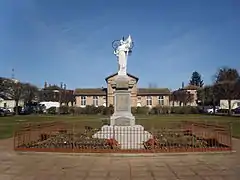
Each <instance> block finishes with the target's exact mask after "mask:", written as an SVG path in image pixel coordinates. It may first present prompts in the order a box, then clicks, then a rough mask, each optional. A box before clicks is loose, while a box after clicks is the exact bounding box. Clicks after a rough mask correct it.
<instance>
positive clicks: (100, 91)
mask: <svg viewBox="0 0 240 180" xmlns="http://www.w3.org/2000/svg"><path fill="white" fill-rule="evenodd" d="M74 95H106V88H83V89H81V88H78V89H76V90H75V91H74Z"/></svg>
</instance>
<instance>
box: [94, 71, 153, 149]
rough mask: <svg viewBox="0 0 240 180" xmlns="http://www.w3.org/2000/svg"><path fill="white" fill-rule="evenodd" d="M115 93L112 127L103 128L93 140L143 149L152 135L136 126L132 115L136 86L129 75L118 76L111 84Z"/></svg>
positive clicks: (123, 147) (111, 119) (125, 147)
mask: <svg viewBox="0 0 240 180" xmlns="http://www.w3.org/2000/svg"><path fill="white" fill-rule="evenodd" d="M111 85H112V88H113V89H114V90H115V91H114V113H113V115H112V116H111V117H110V126H107V125H105V126H103V127H102V128H101V131H99V132H97V133H96V134H94V135H93V138H100V139H115V140H117V141H118V143H119V144H120V147H121V149H142V148H144V147H143V142H145V141H147V140H148V139H149V138H151V137H152V135H151V134H150V133H149V132H147V131H145V130H144V127H143V126H141V125H135V117H134V116H133V115H132V113H131V89H132V87H133V85H134V83H133V82H131V81H130V79H129V77H128V76H127V75H117V76H116V78H115V80H114V81H113V83H112V84H111Z"/></svg>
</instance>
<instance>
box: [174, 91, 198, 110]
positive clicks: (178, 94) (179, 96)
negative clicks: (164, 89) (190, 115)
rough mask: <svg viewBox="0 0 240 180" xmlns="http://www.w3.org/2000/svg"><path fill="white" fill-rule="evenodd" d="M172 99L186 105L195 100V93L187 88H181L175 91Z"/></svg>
mask: <svg viewBox="0 0 240 180" xmlns="http://www.w3.org/2000/svg"><path fill="white" fill-rule="evenodd" d="M171 100H172V101H178V102H179V103H180V106H181V105H182V104H183V106H186V105H187V104H188V103H192V102H193V101H194V95H193V94H191V93H190V92H188V91H186V90H182V89H179V90H177V91H174V92H173V93H172V95H171Z"/></svg>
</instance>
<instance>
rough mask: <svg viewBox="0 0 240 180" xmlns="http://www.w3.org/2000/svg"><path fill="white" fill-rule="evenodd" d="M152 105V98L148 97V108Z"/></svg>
mask: <svg viewBox="0 0 240 180" xmlns="http://www.w3.org/2000/svg"><path fill="white" fill-rule="evenodd" d="M151 105H152V96H147V106H151Z"/></svg>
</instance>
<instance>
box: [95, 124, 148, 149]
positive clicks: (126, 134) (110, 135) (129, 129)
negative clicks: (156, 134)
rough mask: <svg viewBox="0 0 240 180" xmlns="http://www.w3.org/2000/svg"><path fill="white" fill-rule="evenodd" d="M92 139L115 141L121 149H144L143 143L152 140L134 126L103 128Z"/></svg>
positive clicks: (145, 132)
mask: <svg viewBox="0 0 240 180" xmlns="http://www.w3.org/2000/svg"><path fill="white" fill-rule="evenodd" d="M93 138H99V139H115V140H116V141H117V142H118V143H119V145H120V148H121V149H144V145H143V143H144V142H146V141H147V140H149V139H150V138H152V134H151V133H149V132H147V131H145V130H144V127H143V126H141V125H135V126H107V125H105V126H103V127H102V128H101V131H98V132H97V133H96V134H94V135H93Z"/></svg>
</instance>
